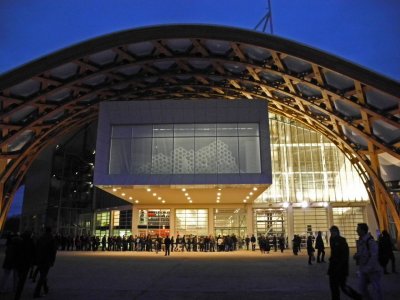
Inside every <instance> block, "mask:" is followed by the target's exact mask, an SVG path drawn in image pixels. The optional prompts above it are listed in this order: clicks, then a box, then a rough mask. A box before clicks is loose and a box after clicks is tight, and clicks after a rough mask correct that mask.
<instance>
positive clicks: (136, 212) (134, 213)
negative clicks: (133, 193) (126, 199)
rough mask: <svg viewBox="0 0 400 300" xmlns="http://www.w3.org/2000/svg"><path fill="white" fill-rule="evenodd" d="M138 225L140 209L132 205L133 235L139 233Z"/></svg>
mask: <svg viewBox="0 0 400 300" xmlns="http://www.w3.org/2000/svg"><path fill="white" fill-rule="evenodd" d="M138 225H139V209H138V207H137V206H136V205H133V207H132V235H133V236H135V235H138V234H139V230H138Z"/></svg>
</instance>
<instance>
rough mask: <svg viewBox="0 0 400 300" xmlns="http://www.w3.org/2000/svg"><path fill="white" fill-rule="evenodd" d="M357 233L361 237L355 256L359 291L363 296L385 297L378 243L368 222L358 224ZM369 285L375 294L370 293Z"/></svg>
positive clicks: (371, 297)
mask: <svg viewBox="0 0 400 300" xmlns="http://www.w3.org/2000/svg"><path fill="white" fill-rule="evenodd" d="M357 233H358V236H359V237H360V238H359V239H358V241H357V253H356V254H355V255H354V258H355V259H356V262H357V264H358V272H359V291H360V293H361V294H362V296H363V298H366V299H383V295H382V288H381V277H382V267H381V266H380V264H379V260H378V257H379V253H378V252H379V251H378V244H377V243H376V241H375V240H374V238H373V237H372V235H371V234H370V233H369V232H368V225H367V224H366V223H359V224H358V225H357ZM368 285H371V287H372V292H373V295H370V294H369V291H368ZM368 297H370V298H368Z"/></svg>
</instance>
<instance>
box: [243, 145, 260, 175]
mask: <svg viewBox="0 0 400 300" xmlns="http://www.w3.org/2000/svg"><path fill="white" fill-rule="evenodd" d="M239 168H240V173H261V159H260V140H259V138H258V137H239Z"/></svg>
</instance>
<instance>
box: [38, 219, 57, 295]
mask: <svg viewBox="0 0 400 300" xmlns="http://www.w3.org/2000/svg"><path fill="white" fill-rule="evenodd" d="M56 254H57V243H56V240H55V239H54V237H53V235H52V233H51V227H46V228H45V232H44V234H43V235H42V236H41V237H40V238H39V240H38V241H37V246H36V262H37V265H38V269H39V274H40V275H39V280H38V282H37V284H36V288H35V291H34V293H33V298H39V297H40V296H41V295H40V293H41V290H42V288H43V291H44V293H45V294H47V293H48V292H49V287H48V285H47V275H48V273H49V270H50V268H51V267H52V266H54V262H55V260H56Z"/></svg>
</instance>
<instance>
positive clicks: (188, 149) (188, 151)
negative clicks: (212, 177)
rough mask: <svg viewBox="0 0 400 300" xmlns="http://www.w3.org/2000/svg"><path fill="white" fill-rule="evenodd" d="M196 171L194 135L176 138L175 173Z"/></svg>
mask: <svg viewBox="0 0 400 300" xmlns="http://www.w3.org/2000/svg"><path fill="white" fill-rule="evenodd" d="M193 173H194V137H185V138H174V174H193Z"/></svg>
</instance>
